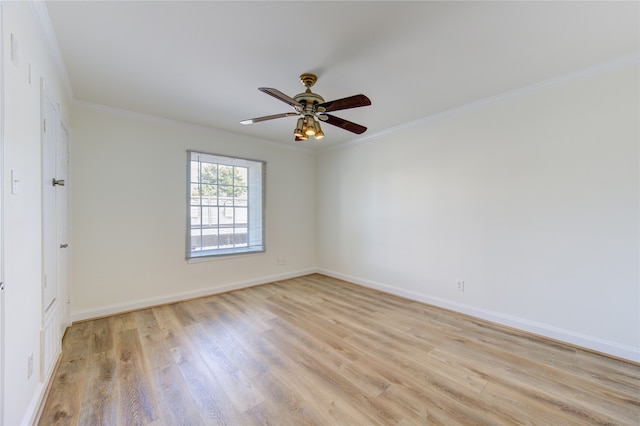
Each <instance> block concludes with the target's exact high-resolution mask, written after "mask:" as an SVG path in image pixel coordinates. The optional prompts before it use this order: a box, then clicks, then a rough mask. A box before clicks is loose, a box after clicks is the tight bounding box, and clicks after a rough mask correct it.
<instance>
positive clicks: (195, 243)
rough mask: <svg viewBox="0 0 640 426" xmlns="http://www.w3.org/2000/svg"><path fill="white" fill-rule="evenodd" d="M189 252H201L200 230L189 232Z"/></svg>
mask: <svg viewBox="0 0 640 426" xmlns="http://www.w3.org/2000/svg"><path fill="white" fill-rule="evenodd" d="M191 250H192V251H195V250H202V242H201V239H200V229H192V230H191Z"/></svg>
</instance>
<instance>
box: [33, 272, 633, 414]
mask: <svg viewBox="0 0 640 426" xmlns="http://www.w3.org/2000/svg"><path fill="white" fill-rule="evenodd" d="M40 424H41V425H55V424H73V425H75V424H80V425H100V424H103V425H148V424H153V425H181V424H182V425H205V424H228V425H261V424H271V425H379V424H383V425H426V424H429V425H430V424H443V425H456V424H465V425H470V424H474V425H476V424H492V425H502V424H536V425H564V424H575V425H585V424H618V425H622V424H627V425H638V424H640V366H638V365H636V364H633V363H627V362H623V361H620V360H615V359H611V358H607V357H604V356H600V355H597V354H594V353H591V352H588V351H585V350H581V349H577V348H574V347H570V346H566V345H563V344H559V343H557V342H552V341H548V340H545V339H542V338H538V337H536V336H532V335H529V334H526V333H520V332H517V331H514V330H512V329H508V328H504V327H499V326H496V325H492V324H489V323H487V322H483V321H480V320H476V319H472V318H469V317H466V316H462V315H459V314H455V313H451V312H448V311H444V310H441V309H438V308H434V307H431V306H428V305H425V304H421V303H418V302H414V301H410V300H406V299H402V298H398V297H395V296H391V295H388V294H384V293H380V292H377V291H374V290H370V289H366V288H363V287H359V286H356V285H353V284H349V283H345V282H343V281H339V280H336V279H333V278H328V277H326V276H322V275H309V276H306V277H301V278H296V279H291V280H287V281H281V282H275V283H272V284H267V285H262V286H258V287H254V288H250V289H245V290H239V291H234V292H230V293H226V294H221V295H216V296H210V297H205V298H200V299H196V300H190V301H186V302H181V303H176V304H170V305H166V306H160V307H155V308H150V309H144V310H140V311H136V312H131V313H126V314H122V315H116V316H112V317H108V318H102V319H97V320H92V321H87V322H82V323H78V324H74V325H73V326H72V327H70V328H69V330H68V331H67V333H66V335H65V338H64V342H63V355H62V358H61V360H60V363H59V365H58V369H57V371H56V372H55V376H54V379H53V384H52V386H51V389H50V392H49V396H48V399H47V401H46V405H45V406H44V408H43V411H42V414H41V417H40Z"/></svg>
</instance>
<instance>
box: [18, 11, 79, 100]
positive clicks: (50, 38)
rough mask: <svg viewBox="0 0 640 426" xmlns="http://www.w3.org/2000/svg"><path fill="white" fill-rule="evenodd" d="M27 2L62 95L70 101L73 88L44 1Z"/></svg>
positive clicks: (72, 98) (72, 97)
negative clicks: (56, 75) (58, 81)
mask: <svg viewBox="0 0 640 426" xmlns="http://www.w3.org/2000/svg"><path fill="white" fill-rule="evenodd" d="M28 3H29V9H31V14H32V15H33V18H34V19H35V21H36V27H37V28H38V32H39V33H40V38H41V39H42V42H43V43H44V46H45V50H46V51H47V54H48V55H49V60H50V61H51V63H52V64H53V67H54V70H55V72H56V73H57V74H58V77H59V78H60V82H61V84H62V89H63V91H64V95H65V97H66V98H67V100H68V101H70V102H71V101H73V100H74V99H75V97H74V96H73V89H72V87H71V80H69V73H68V72H67V67H66V66H65V64H64V60H63V59H62V52H61V51H60V46H59V45H58V39H57V38H56V34H55V32H54V31H53V26H52V25H51V19H50V18H49V11H48V10H47V5H46V3H45V2H44V1H37V0H28Z"/></svg>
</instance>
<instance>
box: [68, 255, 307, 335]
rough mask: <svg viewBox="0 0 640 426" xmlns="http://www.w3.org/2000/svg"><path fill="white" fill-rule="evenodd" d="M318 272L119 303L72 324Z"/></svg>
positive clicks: (76, 317) (81, 314)
mask: <svg viewBox="0 0 640 426" xmlns="http://www.w3.org/2000/svg"><path fill="white" fill-rule="evenodd" d="M314 272H317V269H316V268H309V269H302V270H298V271H292V272H287V273H284V274H278V275H271V276H267V277H260V278H256V279H252V280H246V281H236V282H231V283H227V284H223V285H220V286H216V287H208V288H201V289H198V290H192V291H185V292H181V293H174V294H167V295H164V296H159V297H152V298H149V299H141V300H136V301H133V302H126V303H117V304H113V305H106V306H100V307H97V308H94V309H88V310H84V311H78V312H72V313H71V322H72V323H73V322H76V321H84V320H88V319H93V318H100V317H105V316H109V315H116V314H121V313H124V312H129V311H134V310H137V309H145V308H149V307H152V306H158V305H163V304H166V303H175V302H180V301H182V300H188V299H194V298H197V297H204V296H211V295H213V294H220V293H226V292H228V291H233V290H239V289H242V288H247V287H253V286H256V285H260V284H267V283H271V282H274V281H280V280H286V279H290V278H296V277H301V276H303V275H309V274H313V273H314Z"/></svg>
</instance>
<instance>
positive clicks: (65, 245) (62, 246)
mask: <svg viewBox="0 0 640 426" xmlns="http://www.w3.org/2000/svg"><path fill="white" fill-rule="evenodd" d="M67 247H69V244H60V248H67Z"/></svg>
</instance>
